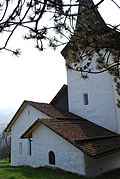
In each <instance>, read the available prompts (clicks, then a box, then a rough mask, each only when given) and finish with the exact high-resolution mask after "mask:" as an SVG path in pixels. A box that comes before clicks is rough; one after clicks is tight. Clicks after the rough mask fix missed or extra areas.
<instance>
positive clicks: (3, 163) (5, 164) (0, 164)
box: [0, 160, 10, 168]
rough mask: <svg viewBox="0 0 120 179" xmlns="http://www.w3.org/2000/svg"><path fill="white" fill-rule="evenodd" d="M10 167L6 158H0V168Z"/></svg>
mask: <svg viewBox="0 0 120 179" xmlns="http://www.w3.org/2000/svg"><path fill="white" fill-rule="evenodd" d="M7 167H10V162H9V161H8V160H0V168H7Z"/></svg>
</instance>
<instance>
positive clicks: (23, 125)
mask: <svg viewBox="0 0 120 179" xmlns="http://www.w3.org/2000/svg"><path fill="white" fill-rule="evenodd" d="M38 118H48V116H47V115H45V114H44V113H42V112H40V111H38V110H37V109H35V108H33V107H32V106H30V105H27V106H26V107H25V109H24V110H23V111H22V112H21V114H20V115H19V117H18V118H17V120H16V121H15V123H14V124H13V126H12V129H11V162H12V165H14V166H17V165H31V162H32V155H29V150H28V146H29V143H28V139H20V137H21V135H22V134H23V133H24V132H25V131H26V130H27V129H28V128H29V127H30V126H31V125H32V124H33V123H34V122H35V121H36V120H37V119H38ZM20 142H21V143H22V154H20V153H21V152H20V149H19V143H20Z"/></svg>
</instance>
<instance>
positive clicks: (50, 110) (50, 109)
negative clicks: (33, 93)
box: [5, 100, 78, 132]
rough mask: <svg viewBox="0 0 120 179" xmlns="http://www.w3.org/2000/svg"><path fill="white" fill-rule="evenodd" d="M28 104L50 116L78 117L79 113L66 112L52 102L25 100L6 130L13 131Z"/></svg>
mask: <svg viewBox="0 0 120 179" xmlns="http://www.w3.org/2000/svg"><path fill="white" fill-rule="evenodd" d="M27 105H31V106H32V107H34V108H35V109H37V110H39V111H41V112H43V113H44V114H46V115H48V116H49V117H53V118H56V117H75V116H76V117H78V116H77V115H74V114H72V113H70V112H64V111H62V110H60V109H57V108H56V107H54V106H52V105H51V104H47V103H39V102H33V101H26V100H25V101H24V102H23V103H22V105H21V106H20V108H19V109H18V111H17V112H16V113H15V115H14V116H13V118H12V120H11V121H10V123H9V124H8V126H7V127H6V129H5V131H7V132H10V131H11V127H12V125H13V124H14V122H15V121H16V120H17V118H18V116H19V115H20V114H21V112H22V111H23V110H24V109H25V107H26V106H27Z"/></svg>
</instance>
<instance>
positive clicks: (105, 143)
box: [22, 118, 120, 158]
mask: <svg viewBox="0 0 120 179" xmlns="http://www.w3.org/2000/svg"><path fill="white" fill-rule="evenodd" d="M41 124H43V125H45V126H47V127H48V128H50V129H51V130H52V131H54V132H55V133H57V134H58V135H60V136H61V137H63V138H64V139H66V140H67V141H68V142H70V143H71V144H73V145H74V146H76V147H77V148H79V149H80V150H82V151H83V152H85V153H87V154H88V155H90V156H91V157H93V158H97V157H101V156H103V155H107V154H110V153H113V152H115V151H117V150H118V149H120V136H119V135H117V134H115V133H113V132H111V131H109V130H107V129H105V128H103V127H100V126H98V125H96V124H93V123H92V122H89V121H87V120H86V119H73V118H72V119H71V118H64V119H62V118H57V119H43V120H40V119H39V120H37V121H36V122H35V123H34V124H33V125H32V126H31V127H30V128H29V129H28V130H27V131H26V132H25V133H24V134H23V135H22V138H28V137H31V136H32V132H33V131H34V130H35V129H36V128H37V127H38V126H40V125H41Z"/></svg>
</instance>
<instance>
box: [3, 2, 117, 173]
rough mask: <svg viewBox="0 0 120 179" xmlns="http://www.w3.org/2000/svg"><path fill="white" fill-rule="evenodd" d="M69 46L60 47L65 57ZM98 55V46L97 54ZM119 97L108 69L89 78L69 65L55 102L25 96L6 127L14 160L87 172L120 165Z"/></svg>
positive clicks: (34, 165)
mask: <svg viewBox="0 0 120 179" xmlns="http://www.w3.org/2000/svg"><path fill="white" fill-rule="evenodd" d="M87 2H89V3H90V2H91V0H87ZM98 14H99V13H98V12H97V14H96V15H98ZM99 18H101V17H100V15H99ZM67 49H68V47H65V48H64V49H63V51H62V52H61V53H62V55H63V56H64V58H66V51H67ZM97 56H98V54H97V52H96V53H95V54H94V56H93V58H94V59H96V58H97ZM90 65H92V64H90ZM116 100H117V94H116V90H115V84H114V81H113V79H112V77H111V76H110V74H109V73H108V72H107V71H106V72H104V73H100V74H96V75H95V74H90V75H89V78H88V79H86V80H85V79H83V78H82V76H81V74H80V73H79V72H78V71H74V70H69V69H67V85H63V87H62V88H61V89H60V91H59V92H58V93H57V95H56V96H55V97H54V98H53V99H52V101H51V102H50V104H46V103H38V102H33V101H24V102H23V103H22V105H21V106H20V108H19V109H18V111H17V112H16V114H15V115H14V116H13V118H12V120H11V121H10V123H9V124H8V126H7V127H6V129H5V131H7V132H11V164H12V165H13V166H19V165H30V166H32V167H40V166H52V167H58V168H61V169H64V170H66V171H71V172H75V173H78V174H81V175H86V176H95V175H99V174H100V173H103V172H105V171H108V170H111V169H114V168H119V167H120V135H119V134H120V108H118V107H117V105H116Z"/></svg>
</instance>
